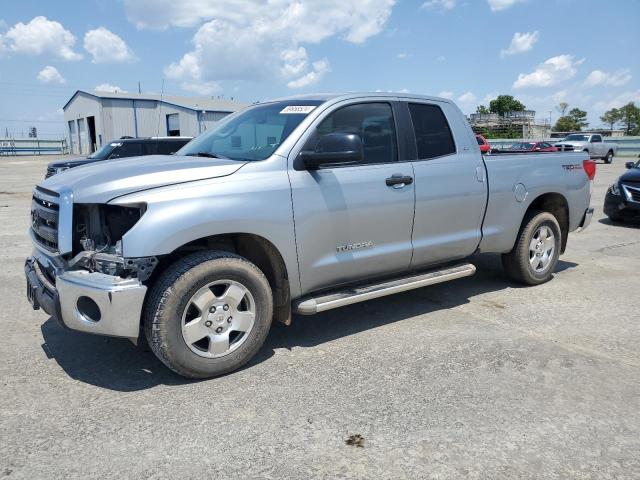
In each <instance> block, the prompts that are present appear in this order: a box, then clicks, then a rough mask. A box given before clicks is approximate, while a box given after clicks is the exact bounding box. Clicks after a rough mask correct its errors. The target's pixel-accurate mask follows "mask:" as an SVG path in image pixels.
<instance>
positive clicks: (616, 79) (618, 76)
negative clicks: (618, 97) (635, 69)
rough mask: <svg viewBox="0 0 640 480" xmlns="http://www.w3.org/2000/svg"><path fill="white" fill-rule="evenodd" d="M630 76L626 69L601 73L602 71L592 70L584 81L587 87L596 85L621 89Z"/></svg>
mask: <svg viewBox="0 0 640 480" xmlns="http://www.w3.org/2000/svg"><path fill="white" fill-rule="evenodd" d="M630 80H631V74H630V73H629V70H628V69H624V70H617V71H615V72H603V71H602V70H593V71H592V72H591V73H590V74H589V75H588V76H587V79H586V80H585V81H584V84H585V85H586V86H588V87H595V86H598V85H607V86H611V87H621V86H622V85H625V84H627V83H629V81H630Z"/></svg>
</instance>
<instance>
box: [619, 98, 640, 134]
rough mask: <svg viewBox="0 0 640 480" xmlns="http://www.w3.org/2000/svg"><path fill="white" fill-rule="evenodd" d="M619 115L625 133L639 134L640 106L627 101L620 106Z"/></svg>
mask: <svg viewBox="0 0 640 480" xmlns="http://www.w3.org/2000/svg"><path fill="white" fill-rule="evenodd" d="M620 117H621V118H620V123H622V125H623V126H624V130H625V134H626V135H640V108H638V107H636V105H635V104H634V103H633V102H629V103H627V104H626V105H625V106H624V107H621V108H620Z"/></svg>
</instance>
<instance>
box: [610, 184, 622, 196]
mask: <svg viewBox="0 0 640 480" xmlns="http://www.w3.org/2000/svg"><path fill="white" fill-rule="evenodd" d="M609 193H610V194H611V195H616V196H620V187H619V186H618V184H617V183H614V184H613V185H611V186H610V187H609Z"/></svg>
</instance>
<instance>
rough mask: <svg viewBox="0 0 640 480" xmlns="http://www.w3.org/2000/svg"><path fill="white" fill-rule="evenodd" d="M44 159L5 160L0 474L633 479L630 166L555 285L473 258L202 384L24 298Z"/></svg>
mask: <svg viewBox="0 0 640 480" xmlns="http://www.w3.org/2000/svg"><path fill="white" fill-rule="evenodd" d="M47 160H48V159H46V158H13V159H7V158H1V159H0V221H1V225H2V226H1V227H0V245H1V246H2V248H1V249H0V263H1V265H2V267H3V268H2V270H1V274H0V275H1V277H0V286H1V287H0V288H1V289H2V295H1V296H0V302H1V303H0V305H1V306H2V308H1V309H0V331H1V334H0V354H1V358H0V360H1V361H0V382H1V388H0V475H5V476H7V477H10V478H51V479H57V478H80V477H81V478H99V477H113V478H185V479H186V478H199V479H203V478H232V477H233V478H235V477H238V478H300V479H302V478H311V477H313V478H335V477H340V478H346V477H348V478H470V479H477V478H487V479H498V478H504V479H514V478H572V479H574V478H578V479H582V478H589V479H609V478H611V479H613V478H616V479H622V478H629V479H632V478H636V479H637V478H640V348H639V347H638V345H640V327H639V325H640V307H639V304H638V298H639V297H638V289H639V287H640V281H639V280H638V279H639V278H640V276H639V275H640V228H637V227H633V226H628V225H612V224H610V223H609V222H608V221H607V220H605V219H604V217H603V214H602V202H603V198H604V194H605V190H606V188H607V187H608V186H609V185H610V184H611V183H612V182H613V181H614V179H615V178H616V177H617V176H618V175H619V174H620V173H622V171H623V169H624V166H623V164H624V160H625V159H621V158H619V159H616V160H615V161H614V163H613V165H601V164H599V165H598V173H597V176H596V182H595V191H594V195H593V199H592V205H593V206H595V207H596V215H595V217H594V221H593V223H592V224H591V226H590V227H589V229H588V230H587V231H586V232H583V233H579V234H572V235H571V236H570V238H569V246H568V250H567V252H566V254H565V255H564V256H563V257H562V258H561V262H560V264H559V266H558V270H557V273H556V275H555V278H554V279H553V280H552V281H551V282H549V283H547V284H545V285H541V286H538V287H533V288H531V287H530V288H522V287H519V286H517V285H515V284H513V283H511V282H510V281H508V280H506V279H505V277H504V276H503V274H502V272H501V269H500V264H499V258H497V257H495V256H490V257H482V258H476V259H474V262H475V263H476V264H477V265H478V267H479V271H478V274H477V275H476V276H475V277H471V278H468V279H464V280H458V281H455V282H451V283H448V284H447V283H445V284H441V285H438V286H434V287H428V288H424V289H421V290H417V291H413V292H408V293H404V294H400V295H396V296H393V297H387V298H385V299H379V300H375V301H370V302H367V303H363V304H359V305H354V306H351V307H347V308H344V309H341V310H335V311H332V312H328V313H324V314H320V315H317V316H313V317H297V318H295V319H294V323H293V326H292V327H289V328H287V327H281V326H276V327H274V329H273V330H272V332H271V334H270V336H269V338H268V340H267V343H266V345H265V347H264V348H263V350H262V351H261V353H260V354H259V355H258V357H257V358H256V359H255V360H254V361H253V362H252V363H251V364H250V365H249V366H248V367H246V368H245V369H243V370H241V371H239V372H236V373H234V374H231V375H228V376H226V377H223V378H218V379H214V380H209V381H201V382H193V381H185V380H184V379H182V378H180V377H178V376H176V375H174V374H172V373H171V372H169V371H168V370H167V369H166V368H164V367H163V366H162V365H161V364H160V362H159V361H157V360H156V359H155V357H154V356H153V354H151V353H148V352H141V351H140V350H138V349H136V347H134V346H133V345H132V344H131V343H130V342H128V341H127V340H120V339H112V338H104V337H94V336H90V335H84V334H80V333H74V332H68V331H63V330H62V329H61V328H60V327H59V326H58V325H57V324H56V323H55V322H54V321H53V320H51V319H48V318H47V316H46V315H45V314H44V313H43V312H42V311H38V312H35V311H33V310H32V309H31V307H30V306H29V305H28V304H27V301H26V299H25V295H24V290H25V282H24V278H23V270H22V266H23V260H24V258H25V256H27V255H28V253H29V251H30V246H29V243H28V240H27V238H26V236H25V232H26V229H27V226H28V220H29V205H30V190H31V187H32V185H33V184H34V183H35V182H37V181H39V180H40V179H41V177H42V175H43V173H44V166H45V164H46V162H47ZM351 434H360V435H362V436H363V437H364V439H365V444H364V448H358V447H355V446H349V445H346V444H345V439H346V438H347V437H348V435H351Z"/></svg>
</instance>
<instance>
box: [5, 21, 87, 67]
mask: <svg viewBox="0 0 640 480" xmlns="http://www.w3.org/2000/svg"><path fill="white" fill-rule="evenodd" d="M75 43H76V37H74V36H73V34H72V33H71V32H70V31H69V30H66V29H65V28H64V27H63V26H62V25H61V24H60V23H58V22H55V21H52V20H49V19H47V18H46V17H42V16H40V17H35V18H34V19H32V20H31V21H30V22H29V23H26V24H25V23H22V22H19V23H16V24H15V25H14V26H13V27H11V28H10V29H9V30H8V31H7V33H5V34H4V44H5V46H4V49H5V50H7V51H9V52H14V53H24V54H27V55H42V54H49V55H54V56H56V57H59V58H61V59H63V60H80V59H81V58H82V55H80V54H79V53H76V52H74V51H73V46H74V44H75Z"/></svg>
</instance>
